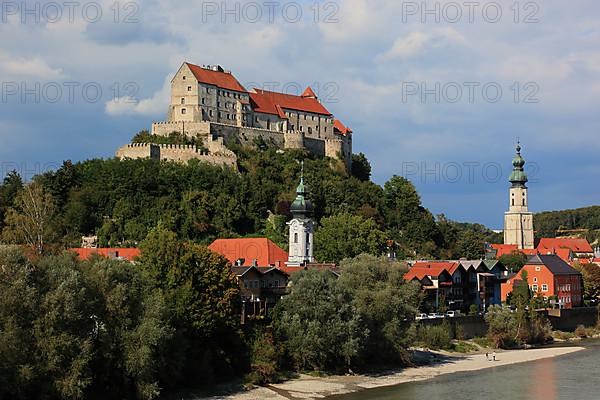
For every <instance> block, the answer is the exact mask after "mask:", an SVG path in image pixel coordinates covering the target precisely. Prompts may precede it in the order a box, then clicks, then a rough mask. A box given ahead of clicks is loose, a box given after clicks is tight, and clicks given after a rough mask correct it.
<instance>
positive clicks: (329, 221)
mask: <svg viewBox="0 0 600 400" xmlns="http://www.w3.org/2000/svg"><path fill="white" fill-rule="evenodd" d="M385 240H386V235H385V233H384V232H382V231H380V230H379V229H378V228H377V225H376V224H375V222H374V221H373V220H372V219H364V218H363V217H361V216H354V215H351V214H349V213H345V212H344V213H341V214H338V215H334V216H331V217H327V218H323V219H322V220H321V226H320V227H319V228H318V229H317V231H316V233H315V240H314V241H315V257H316V258H317V260H319V261H321V262H339V261H340V260H342V259H343V258H351V257H355V256H357V255H359V254H361V253H369V254H373V255H379V254H381V252H382V250H383V248H384V246H385Z"/></svg>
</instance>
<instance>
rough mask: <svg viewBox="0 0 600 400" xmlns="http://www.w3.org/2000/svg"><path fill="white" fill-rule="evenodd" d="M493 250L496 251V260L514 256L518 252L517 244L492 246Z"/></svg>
mask: <svg viewBox="0 0 600 400" xmlns="http://www.w3.org/2000/svg"><path fill="white" fill-rule="evenodd" d="M492 248H493V249H494V250H496V258H500V257H502V256H503V255H506V254H512V253H514V252H515V251H517V245H516V244H492Z"/></svg>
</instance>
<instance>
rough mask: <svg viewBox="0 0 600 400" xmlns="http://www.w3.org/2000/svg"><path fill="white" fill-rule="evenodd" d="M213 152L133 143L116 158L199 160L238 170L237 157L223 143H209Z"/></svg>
mask: <svg viewBox="0 0 600 400" xmlns="http://www.w3.org/2000/svg"><path fill="white" fill-rule="evenodd" d="M210 148H212V149H213V150H215V151H214V152H213V151H212V150H211V151H204V152H203V151H200V150H198V149H197V148H196V146H193V145H181V144H153V143H131V144H127V145H125V146H123V147H121V148H120V149H119V150H117V153H116V156H117V157H118V158H120V159H126V158H131V159H138V158H152V159H155V160H165V161H177V162H181V163H187V162H189V161H191V160H199V161H201V162H207V163H209V164H213V165H220V166H227V167H231V168H234V169H236V168H237V157H236V156H235V154H234V153H233V152H232V151H230V150H229V149H227V148H225V146H223V144H222V141H221V142H219V141H218V140H217V141H214V142H213V141H211V142H209V149H210Z"/></svg>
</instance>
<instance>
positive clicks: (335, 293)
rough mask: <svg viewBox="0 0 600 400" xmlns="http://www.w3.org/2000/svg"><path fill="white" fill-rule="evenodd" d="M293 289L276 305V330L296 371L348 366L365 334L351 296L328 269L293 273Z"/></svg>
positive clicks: (365, 329)
mask: <svg viewBox="0 0 600 400" xmlns="http://www.w3.org/2000/svg"><path fill="white" fill-rule="evenodd" d="M293 284H294V287H293V290H292V292H291V293H290V294H289V295H287V296H285V297H284V298H283V299H281V301H280V302H279V303H278V304H277V306H276V308H275V311H274V313H275V317H274V323H275V329H276V332H277V336H278V339H279V340H280V341H284V342H285V347H286V350H287V354H288V355H289V357H290V358H291V360H292V362H293V366H294V368H296V369H298V370H316V371H323V370H336V369H340V368H343V367H345V368H348V367H350V366H351V365H352V362H353V361H354V360H355V359H356V358H357V357H358V355H359V353H360V351H361V348H362V346H363V342H364V341H365V339H366V338H367V336H368V333H369V332H368V329H367V328H366V327H365V326H364V324H363V322H362V321H361V318H360V316H359V314H358V313H357V311H356V309H355V307H354V305H353V303H352V298H351V296H350V292H349V291H348V290H345V289H344V288H343V287H342V286H340V285H338V284H337V278H336V277H335V276H334V275H333V274H332V273H331V272H329V271H314V270H313V271H304V272H301V273H298V274H296V275H295V276H294V281H293Z"/></svg>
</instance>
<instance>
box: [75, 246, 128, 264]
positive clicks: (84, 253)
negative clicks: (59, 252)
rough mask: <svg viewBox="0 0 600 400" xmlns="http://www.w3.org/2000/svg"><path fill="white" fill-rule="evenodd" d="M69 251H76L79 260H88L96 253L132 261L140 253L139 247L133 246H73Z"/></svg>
mask: <svg viewBox="0 0 600 400" xmlns="http://www.w3.org/2000/svg"><path fill="white" fill-rule="evenodd" d="M71 251H73V252H75V253H77V257H78V258H79V259H80V260H88V259H89V258H90V257H91V256H92V254H98V255H100V256H102V257H107V258H122V259H125V260H128V261H134V259H135V258H136V257H138V256H139V255H140V249H135V248H98V249H89V248H73V249H71Z"/></svg>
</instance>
